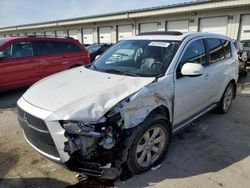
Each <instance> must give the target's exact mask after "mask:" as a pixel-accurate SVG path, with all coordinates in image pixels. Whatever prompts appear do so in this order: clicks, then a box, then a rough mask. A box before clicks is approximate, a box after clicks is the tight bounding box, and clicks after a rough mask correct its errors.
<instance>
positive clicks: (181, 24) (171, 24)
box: [167, 20, 189, 33]
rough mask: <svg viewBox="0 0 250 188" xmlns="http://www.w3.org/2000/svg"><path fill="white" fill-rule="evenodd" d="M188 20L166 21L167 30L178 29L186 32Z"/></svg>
mask: <svg viewBox="0 0 250 188" xmlns="http://www.w3.org/2000/svg"><path fill="white" fill-rule="evenodd" d="M188 24H189V21H188V20H179V21H168V22H167V31H180V32H183V33H184V32H188Z"/></svg>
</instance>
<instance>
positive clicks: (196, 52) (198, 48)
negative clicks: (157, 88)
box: [174, 39, 212, 125]
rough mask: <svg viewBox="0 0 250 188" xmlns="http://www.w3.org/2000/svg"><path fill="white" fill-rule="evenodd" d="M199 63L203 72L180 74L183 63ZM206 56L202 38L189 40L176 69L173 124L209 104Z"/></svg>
mask: <svg viewBox="0 0 250 188" xmlns="http://www.w3.org/2000/svg"><path fill="white" fill-rule="evenodd" d="M188 62H190V63H199V64H202V65H203V66H204V73H203V75H201V76H197V77H188V76H182V75H181V73H180V72H181V67H182V66H183V65H184V64H185V63H188ZM206 65H207V56H206V50H205V43H204V40H203V39H198V40H197V39H196V40H194V41H191V42H189V44H188V45H187V47H186V48H185V49H184V53H183V55H182V58H181V60H180V63H179V65H178V68H177V70H176V80H175V99H174V124H175V125H177V124H179V123H182V122H183V121H185V120H187V119H188V118H190V117H192V116H193V115H195V114H197V113H198V112H200V111H201V110H202V109H204V108H205V107H206V106H208V105H209V100H210V98H211V97H212V92H211V88H210V87H211V86H210V84H209V82H210V79H211V78H210V75H209V72H208V70H207V68H206Z"/></svg>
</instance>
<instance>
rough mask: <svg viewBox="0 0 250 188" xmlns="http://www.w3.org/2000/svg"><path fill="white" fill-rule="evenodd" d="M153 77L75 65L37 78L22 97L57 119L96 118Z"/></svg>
mask: <svg viewBox="0 0 250 188" xmlns="http://www.w3.org/2000/svg"><path fill="white" fill-rule="evenodd" d="M153 80H154V78H143V77H132V76H123V75H115V74H108V73H103V72H97V71H93V70H90V69H87V68H84V67H79V68H75V69H71V70H68V71H64V72H61V73H58V74H55V75H52V76H50V77H48V78H45V79H43V80H41V81H40V82H38V83H36V84H35V85H33V86H32V87H31V88H30V89H29V90H28V91H27V92H26V93H25V94H24V95H23V98H24V100H26V101H27V102H29V103H30V104H32V105H34V106H37V107H39V108H42V109H45V110H48V111H51V112H53V117H54V119H57V120H82V121H86V122H89V123H94V122H97V121H99V120H100V119H101V118H102V117H103V115H104V114H105V113H106V112H108V111H109V110H110V108H112V107H113V106H114V105H115V104H117V103H118V102H120V101H121V100H122V99H124V98H126V97H127V96H129V95H131V94H133V93H135V92H136V91H138V90H140V89H141V88H143V87H144V86H145V85H148V84H149V83H151V82H152V81H153Z"/></svg>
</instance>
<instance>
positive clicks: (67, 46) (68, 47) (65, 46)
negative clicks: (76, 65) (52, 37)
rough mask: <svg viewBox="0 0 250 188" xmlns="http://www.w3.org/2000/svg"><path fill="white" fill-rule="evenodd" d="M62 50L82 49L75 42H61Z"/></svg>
mask: <svg viewBox="0 0 250 188" xmlns="http://www.w3.org/2000/svg"><path fill="white" fill-rule="evenodd" d="M61 48H62V52H79V51H81V49H80V48H79V47H78V46H77V45H76V44H74V43H73V42H61Z"/></svg>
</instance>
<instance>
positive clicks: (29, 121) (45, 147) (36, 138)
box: [17, 107, 59, 157]
mask: <svg viewBox="0 0 250 188" xmlns="http://www.w3.org/2000/svg"><path fill="white" fill-rule="evenodd" d="M17 115H18V121H19V124H20V125H21V127H22V129H23V131H24V134H25V136H26V138H27V139H28V140H29V142H30V143H31V144H32V145H34V146H35V147H36V148H38V149H39V150H41V151H43V152H45V153H47V154H49V155H52V156H54V157H59V153H58V151H57V149H56V146H55V143H54V141H53V139H52V137H51V135H50V133H49V130H48V128H47V126H46V124H45V122H44V121H43V120H41V119H39V118H37V117H35V116H32V115H31V114H29V113H27V112H25V111H23V110H22V109H21V108H19V107H18V108H17Z"/></svg>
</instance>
